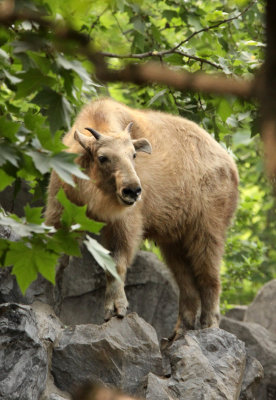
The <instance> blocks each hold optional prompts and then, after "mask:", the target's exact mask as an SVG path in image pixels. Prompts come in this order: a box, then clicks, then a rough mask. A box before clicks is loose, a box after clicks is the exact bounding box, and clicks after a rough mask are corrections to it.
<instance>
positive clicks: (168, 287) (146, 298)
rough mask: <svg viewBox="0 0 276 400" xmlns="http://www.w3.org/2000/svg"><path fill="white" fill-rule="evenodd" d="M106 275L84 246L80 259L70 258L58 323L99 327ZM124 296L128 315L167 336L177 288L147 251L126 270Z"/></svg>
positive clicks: (173, 319)
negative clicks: (139, 319) (127, 305)
mask: <svg viewBox="0 0 276 400" xmlns="http://www.w3.org/2000/svg"><path fill="white" fill-rule="evenodd" d="M105 286H106V283H105V274H104V272H103V270H102V269H101V268H100V267H99V266H98V265H97V263H96V262H95V260H94V259H93V258H92V256H91V255H90V253H89V252H88V251H87V250H86V248H85V247H83V248H82V258H78V257H71V258H70V261H69V265H68V267H67V268H66V269H65V270H64V273H63V278H62V302H61V308H60V312H57V313H58V315H59V317H60V318H61V320H62V321H63V322H64V323H65V324H67V325H76V324H77V325H78V324H87V323H93V324H101V323H102V322H103V316H104V295H105ZM126 295H127V298H128V300H129V310H130V312H132V311H134V312H137V314H139V315H140V316H141V317H142V318H143V319H145V320H146V321H147V322H148V323H150V324H151V325H152V326H153V327H154V328H155V329H156V331H157V334H158V337H159V339H160V338H161V337H167V336H169V335H170V334H171V333H172V331H173V328H174V325H175V323H176V320H177V313H178V289H177V287H176V284H175V282H174V280H173V278H172V277H171V274H170V272H169V271H168V270H167V268H166V266H165V265H164V264H163V263H161V262H160V261H159V260H158V259H157V257H156V256H155V255H154V254H152V253H149V252H139V253H138V255H137V257H136V259H135V262H134V263H133V265H132V266H131V268H130V269H129V270H128V273H127V279H126Z"/></svg>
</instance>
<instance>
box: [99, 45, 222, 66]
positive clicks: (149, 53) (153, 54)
mask: <svg viewBox="0 0 276 400" xmlns="http://www.w3.org/2000/svg"><path fill="white" fill-rule="evenodd" d="M99 54H101V55H102V56H103V57H109V58H120V59H125V58H129V59H140V60H141V59H143V58H148V57H158V58H159V57H164V56H166V55H168V54H180V55H181V56H183V57H187V58H189V59H191V60H196V61H200V62H201V63H205V64H209V65H211V66H212V67H215V68H217V69H222V67H221V66H220V65H218V64H216V63H214V62H212V61H209V60H206V59H205V58H201V57H197V56H193V55H190V54H188V53H184V52H183V51H181V50H173V49H170V50H163V51H156V50H153V51H147V52H145V53H138V54H125V55H120V54H115V53H109V52H104V51H101V52H100V53H99Z"/></svg>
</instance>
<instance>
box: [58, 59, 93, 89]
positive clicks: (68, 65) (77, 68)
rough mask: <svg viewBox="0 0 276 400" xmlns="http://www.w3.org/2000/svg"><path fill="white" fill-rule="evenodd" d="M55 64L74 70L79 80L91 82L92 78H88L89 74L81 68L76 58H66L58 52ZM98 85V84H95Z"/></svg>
mask: <svg viewBox="0 0 276 400" xmlns="http://www.w3.org/2000/svg"><path fill="white" fill-rule="evenodd" d="M56 62H57V64H58V65H59V66H60V67H62V68H64V69H66V70H69V71H74V72H75V73H76V74H77V75H78V76H79V77H80V78H81V80H82V81H83V82H84V83H86V84H92V83H93V82H92V80H91V78H90V75H89V74H88V72H87V71H86V69H84V68H83V66H82V65H81V63H80V62H79V61H77V60H72V61H71V60H68V59H67V58H65V57H63V56H62V55H61V54H58V56H57V59H56ZM96 86H100V85H96Z"/></svg>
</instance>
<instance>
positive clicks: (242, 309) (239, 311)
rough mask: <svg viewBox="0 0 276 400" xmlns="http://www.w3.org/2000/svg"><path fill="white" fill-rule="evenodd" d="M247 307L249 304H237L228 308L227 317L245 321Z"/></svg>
mask: <svg viewBox="0 0 276 400" xmlns="http://www.w3.org/2000/svg"><path fill="white" fill-rule="evenodd" d="M247 308H248V306H235V307H233V308H231V309H230V310H228V311H227V313H226V314H225V316H226V317H227V318H233V319H236V320H237V321H243V320H244V315H245V313H246V310H247Z"/></svg>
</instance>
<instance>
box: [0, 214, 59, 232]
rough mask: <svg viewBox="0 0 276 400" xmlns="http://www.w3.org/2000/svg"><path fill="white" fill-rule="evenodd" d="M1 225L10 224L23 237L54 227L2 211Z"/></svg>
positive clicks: (0, 216)
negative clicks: (30, 221) (29, 221)
mask: <svg viewBox="0 0 276 400" xmlns="http://www.w3.org/2000/svg"><path fill="white" fill-rule="evenodd" d="M0 225H3V226H9V227H10V228H11V229H13V230H14V231H15V232H16V233H17V234H18V235H19V236H21V237H28V236H31V234H32V233H45V232H48V231H50V230H51V229H52V228H51V227H49V226H46V225H38V224H34V223H28V222H27V221H26V220H25V219H24V218H22V219H20V218H19V217H17V215H15V214H10V215H9V216H7V215H4V214H2V213H0Z"/></svg>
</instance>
